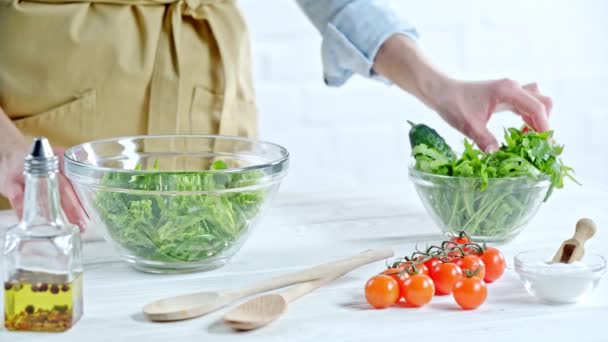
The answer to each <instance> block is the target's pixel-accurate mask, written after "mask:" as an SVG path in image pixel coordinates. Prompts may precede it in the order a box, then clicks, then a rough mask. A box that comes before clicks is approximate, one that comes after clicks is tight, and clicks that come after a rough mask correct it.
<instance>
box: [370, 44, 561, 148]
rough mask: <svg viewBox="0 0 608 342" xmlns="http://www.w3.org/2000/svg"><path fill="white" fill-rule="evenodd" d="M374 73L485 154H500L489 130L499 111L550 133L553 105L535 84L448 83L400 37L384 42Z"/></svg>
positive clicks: (509, 82)
mask: <svg viewBox="0 0 608 342" xmlns="http://www.w3.org/2000/svg"><path fill="white" fill-rule="evenodd" d="M374 70H376V71H377V72H378V73H380V74H381V75H384V76H385V77H386V78H388V79H390V80H391V81H393V82H395V83H396V84H397V85H399V87H401V88H402V89H403V90H405V91H407V92H408V93H410V94H413V95H414V96H416V97H417V98H418V99H420V100H421V101H422V102H424V103H425V104H426V105H427V106H429V107H430V108H432V109H434V110H435V111H437V112H438V113H439V114H440V115H441V116H442V117H443V119H445V121H447V122H448V123H449V124H450V125H452V126H453V127H454V128H456V129H457V130H459V131H461V132H462V133H464V134H465V135H467V136H468V137H470V138H471V139H473V140H474V141H475V142H476V143H477V145H479V147H480V148H482V149H484V150H494V149H497V148H498V143H497V141H496V139H495V138H494V136H493V135H492V134H491V133H490V131H489V130H488V129H487V123H488V121H489V119H490V116H491V115H492V113H494V112H497V111H501V110H511V111H513V112H515V113H517V114H519V115H521V116H522V118H523V120H524V121H525V122H526V123H527V124H528V125H530V126H532V127H533V128H534V129H536V130H539V131H544V130H547V129H549V120H548V115H549V112H550V111H551V106H552V103H551V99H550V98H549V97H547V96H544V95H542V94H541V93H540V91H539V89H538V87H537V86H536V84H529V85H525V86H523V87H522V86H520V85H519V84H517V82H515V81H512V80H509V79H501V80H492V81H479V82H467V81H460V80H455V79H451V78H450V77H448V76H447V75H446V74H444V73H442V72H441V71H439V70H438V69H437V68H436V67H435V66H434V65H433V64H432V63H431V62H430V61H429V60H428V59H427V58H426V57H425V56H424V55H423V54H422V52H421V50H420V49H419V48H418V47H417V46H416V43H415V42H414V41H412V40H411V39H409V38H408V37H406V36H404V35H393V36H391V37H390V38H389V39H387V40H386V42H384V44H383V45H382V47H381V48H380V50H379V52H378V54H377V56H376V59H375V62H374Z"/></svg>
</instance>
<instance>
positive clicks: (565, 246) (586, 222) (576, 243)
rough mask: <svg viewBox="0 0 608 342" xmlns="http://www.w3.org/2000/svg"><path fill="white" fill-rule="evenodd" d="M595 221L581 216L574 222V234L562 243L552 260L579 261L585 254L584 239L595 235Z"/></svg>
mask: <svg viewBox="0 0 608 342" xmlns="http://www.w3.org/2000/svg"><path fill="white" fill-rule="evenodd" d="M595 231H596V227H595V223H593V221H591V220H590V219H588V218H582V219H580V220H578V222H577V223H576V230H575V232H574V236H573V237H572V238H571V239H568V240H566V241H564V242H563V243H562V245H561V246H560V248H559V249H558V250H557V253H556V254H555V256H554V257H553V262H554V263H557V262H561V263H565V264H570V263H573V262H575V261H580V260H581V259H582V258H583V255H584V254H585V248H584V245H585V241H587V240H589V239H591V237H592V236H593V235H595Z"/></svg>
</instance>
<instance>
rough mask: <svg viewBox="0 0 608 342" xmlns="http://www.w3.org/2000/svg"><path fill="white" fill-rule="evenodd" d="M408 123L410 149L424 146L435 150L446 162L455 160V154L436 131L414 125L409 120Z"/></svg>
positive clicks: (425, 126) (424, 126)
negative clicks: (410, 126)
mask: <svg viewBox="0 0 608 342" xmlns="http://www.w3.org/2000/svg"><path fill="white" fill-rule="evenodd" d="M408 122H409V124H410V125H412V129H410V145H411V146H412V148H414V147H415V146H417V145H421V144H424V145H426V146H428V147H430V148H434V149H436V150H437V151H439V152H440V153H441V154H442V155H444V156H445V157H446V158H448V160H454V159H456V153H454V151H452V148H451V147H450V145H448V143H446V142H445V140H444V139H443V137H442V136H441V135H439V133H437V131H435V130H434V129H432V128H431V127H429V126H427V125H424V124H415V123H413V122H411V121H409V120H408Z"/></svg>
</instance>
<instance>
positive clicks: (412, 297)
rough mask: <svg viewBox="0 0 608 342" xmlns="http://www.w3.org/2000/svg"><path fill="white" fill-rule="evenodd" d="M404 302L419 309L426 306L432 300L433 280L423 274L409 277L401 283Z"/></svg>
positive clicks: (433, 291)
mask: <svg viewBox="0 0 608 342" xmlns="http://www.w3.org/2000/svg"><path fill="white" fill-rule="evenodd" d="M403 286H404V290H403V292H404V293H405V301H406V302H408V303H409V304H410V305H412V306H416V307H420V306H423V305H426V304H428V303H429V302H430V301H431V299H433V294H434V293H435V285H434V284H433V280H431V278H430V277H429V276H427V275H425V274H415V275H413V276H410V277H409V278H407V279H406V280H405V282H404V283H403Z"/></svg>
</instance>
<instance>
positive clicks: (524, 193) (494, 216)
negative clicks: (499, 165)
mask: <svg viewBox="0 0 608 342" xmlns="http://www.w3.org/2000/svg"><path fill="white" fill-rule="evenodd" d="M409 175H410V179H411V181H412V182H413V183H414V186H415V187H416V192H417V193H418V197H420V200H421V201H422V204H424V207H425V209H426V211H427V212H428V213H429V215H430V216H431V218H432V219H433V221H435V223H436V224H437V225H438V226H439V228H440V229H441V230H442V231H443V232H444V233H446V234H450V233H451V234H456V233H458V232H459V231H461V230H464V231H465V232H466V233H467V234H468V235H469V236H470V237H472V238H473V240H474V241H477V242H493V243H505V242H509V241H511V240H513V239H514V238H515V237H516V236H517V235H518V234H519V233H520V232H521V230H522V229H523V228H524V227H525V226H526V224H527V223H528V222H529V221H530V220H531V219H532V218H533V217H534V215H536V213H537V212H538V209H539V208H540V206H541V204H542V203H543V199H544V198H545V195H546V194H547V189H548V188H549V180H548V178H541V179H532V178H529V177H515V178H490V179H488V184H487V188H485V189H484V190H481V189H482V179H481V178H474V177H471V178H468V177H451V176H442V175H436V174H432V173H427V172H422V171H419V170H417V169H415V167H414V166H411V167H410V169H409Z"/></svg>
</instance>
